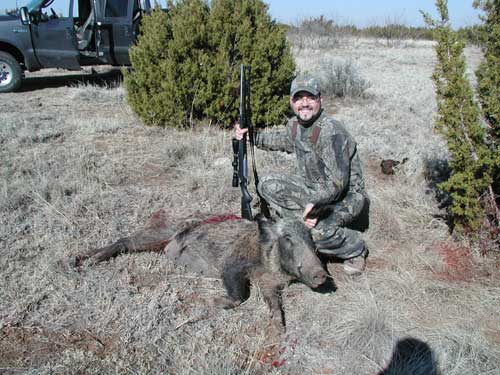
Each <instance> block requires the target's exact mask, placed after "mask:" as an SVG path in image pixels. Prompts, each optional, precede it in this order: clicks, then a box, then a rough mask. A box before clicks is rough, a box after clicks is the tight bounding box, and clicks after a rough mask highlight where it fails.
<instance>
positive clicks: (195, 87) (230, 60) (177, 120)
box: [125, 0, 295, 127]
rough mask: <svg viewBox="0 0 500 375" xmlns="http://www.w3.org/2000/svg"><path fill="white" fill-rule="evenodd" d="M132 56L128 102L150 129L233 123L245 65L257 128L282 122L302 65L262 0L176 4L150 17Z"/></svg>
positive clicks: (199, 0)
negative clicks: (248, 69) (206, 121)
mask: <svg viewBox="0 0 500 375" xmlns="http://www.w3.org/2000/svg"><path fill="white" fill-rule="evenodd" d="M130 56H131V61H132V67H133V70H132V71H131V72H130V73H127V74H126V75H125V87H126V89H127V92H128V95H129V103H130V105H131V106H132V108H133V109H134V111H135V112H136V113H137V114H138V115H139V116H140V117H141V119H142V120H143V121H144V122H145V123H146V124H148V125H161V126H172V127H185V126H193V125H195V124H196V123H197V122H199V121H200V120H201V119H205V118H208V119H209V120H210V122H211V123H216V124H219V125H226V126H228V125H232V124H233V123H234V122H235V121H236V120H237V119H238V112H239V85H240V65H241V64H246V65H250V66H251V102H252V121H253V123H254V124H255V125H256V126H260V127H262V126H266V125H269V124H279V123H282V122H284V120H285V119H286V117H287V115H288V113H289V107H288V94H289V88H290V83H291V81H292V79H293V76H294V71H295V63H294V60H293V56H292V54H291V51H290V47H289V45H288V43H287V40H286V31H285V28H284V27H282V26H280V25H278V24H277V23H276V22H275V21H273V20H272V19H271V17H270V15H269V13H268V6H267V5H266V4H265V3H264V2H263V1H262V0H212V1H211V2H207V1H203V0H178V1H175V2H173V1H169V2H168V11H167V12H163V11H161V10H159V9H155V10H154V11H153V13H152V15H151V16H148V17H145V18H144V20H143V24H142V33H141V35H140V36H139V38H138V41H137V45H136V46H134V47H132V49H131V52H130Z"/></svg>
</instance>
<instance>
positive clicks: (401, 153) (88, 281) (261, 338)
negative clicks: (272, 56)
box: [0, 40, 500, 375]
mask: <svg viewBox="0 0 500 375" xmlns="http://www.w3.org/2000/svg"><path fill="white" fill-rule="evenodd" d="M352 43H353V44H352V45H342V46H339V47H336V48H335V49H332V50H329V51H327V52H325V51H316V50H303V51H302V52H300V53H298V54H297V56H296V57H297V61H298V63H299V68H300V69H302V70H304V69H311V67H314V66H315V65H316V66H319V65H320V62H321V61H322V59H325V58H326V59H331V58H332V56H342V58H343V59H345V61H349V60H350V61H355V62H356V66H357V67H358V68H359V72H360V74H361V76H362V77H363V78H365V79H366V80H368V81H369V82H370V83H371V84H372V85H371V87H370V88H369V89H367V92H368V93H369V94H370V95H369V97H367V98H365V99H363V100H349V99H342V100H340V99H333V100H327V101H326V103H327V107H326V110H327V111H328V112H329V113H332V114H333V115H334V116H335V117H337V118H338V119H340V120H342V121H344V122H345V124H346V125H347V126H348V128H349V130H350V132H351V133H352V134H353V136H354V137H355V138H356V140H357V141H358V147H359V152H360V154H361V155H362V159H363V164H364V169H365V176H366V185H367V189H368V193H369V195H370V198H371V211H370V228H369V229H368V230H367V231H366V232H365V234H364V236H365V239H366V241H367V243H368V245H369V249H370V257H369V258H368V269H367V272H366V273H365V274H364V275H363V276H361V277H358V278H350V277H347V276H344V275H343V274H342V271H341V267H340V265H339V264H336V263H331V264H329V265H328V269H329V271H330V273H331V274H332V277H333V280H334V282H335V284H336V288H337V289H336V291H335V292H319V291H318V292H316V291H311V290H309V289H308V288H307V287H305V286H304V285H302V284H293V285H291V286H290V287H289V288H288V289H287V290H285V291H284V295H283V300H284V305H285V315H286V320H287V332H286V334H285V335H283V336H281V337H279V336H276V335H274V334H273V333H272V331H270V330H269V327H268V325H267V317H268V310H267V308H266V306H265V303H264V301H263V299H262V297H261V296H260V294H259V293H258V291H254V293H253V294H252V296H251V298H250V299H249V300H248V302H246V303H245V304H243V305H242V306H240V307H238V308H237V309H234V310H220V309H217V308H214V307H212V306H210V305H209V304H208V300H209V299H211V298H212V297H213V296H216V295H219V294H220V293H222V292H223V288H222V283H221V281H220V280H216V279H206V278H201V277H197V276H196V275H191V274H186V273H184V272H183V270H181V269H178V268H176V267H175V266H174V265H173V264H171V263H169V262H168V261H167V260H166V259H165V258H164V257H163V256H162V255H161V254H148V253H144V254H134V255H122V256H119V257H117V258H115V259H113V260H110V261H109V262H106V263H103V264H99V265H96V266H89V267H83V268H82V269H79V270H78V269H75V268H74V267H73V264H72V262H73V259H74V256H75V255H77V254H79V253H81V252H82V251H85V250H88V249H90V248H94V247H98V246H102V245H105V244H108V243H109V242H112V241H114V240H116V239H118V238H120V237H123V236H126V235H129V234H130V233H131V232H133V231H135V230H136V229H138V228H140V227H141V226H143V225H144V223H145V222H146V221H147V219H148V217H149V216H150V215H151V213H153V212H154V211H156V210H158V209H160V208H163V209H165V210H166V212H167V215H168V217H169V220H171V221H172V222H176V220H179V219H180V218H182V217H185V216H186V215H188V214H194V213H195V212H196V211H200V212H202V213H221V212H233V213H237V212H238V210H239V189H233V188H232V187H230V184H231V182H230V181H231V177H232V169H231V158H232V154H231V153H232V150H231V143H230V138H231V136H232V134H231V133H230V132H228V131H222V130H218V129H214V128H211V127H209V126H208V125H207V126H206V127H204V128H202V129H201V130H193V131H185V132H179V131H175V130H171V129H160V128H149V127H143V126H142V125H141V124H140V123H139V122H138V120H137V119H136V118H135V116H134V115H133V113H132V112H131V111H130V109H129V108H128V106H127V105H126V102H125V98H124V94H123V89H122V88H121V87H114V86H112V85H111V86H99V87H97V86H87V85H82V86H77V87H66V88H47V89H43V90H34V91H33V92H25V93H20V94H7V95H4V97H5V98H7V99H6V100H4V101H3V102H2V110H1V111H0V124H1V126H0V146H1V147H0V158H1V160H2V164H1V166H0V181H1V183H0V219H1V222H2V225H1V226H0V269H1V270H2V271H1V272H0V332H1V333H0V353H1V355H0V368H2V370H3V369H7V370H6V371H10V372H15V373H25V374H33V375H34V374H37V375H38V374H75V373H86V374H116V373H134V374H160V373H165V374H168V373H177V374H295V373H303V374H317V373H322V374H346V375H350V374H367V375H368V374H370V375H372V374H377V373H380V374H398V375H401V374H433V373H442V374H457V375H458V374H499V372H498V363H499V362H500V341H499V331H498V327H499V326H500V324H499V323H500V322H499V318H498V311H497V310H498V306H499V305H500V288H499V285H498V280H499V278H498V268H496V266H495V264H494V263H492V262H494V260H491V259H484V258H478V257H477V256H476V254H474V253H471V255H470V256H471V262H473V263H472V264H473V266H474V267H473V268H472V269H470V270H469V271H470V274H468V276H467V277H466V278H464V277H461V276H462V275H461V274H458V273H459V272H464V271H463V268H462V269H461V270H458V269H457V268H453V264H450V263H449V261H448V260H447V259H449V258H448V257H447V256H448V255H450V254H451V256H453V254H465V253H464V252H461V253H459V252H456V253H454V252H453V251H454V249H456V248H458V245H460V244H454V243H453V241H452V240H451V239H449V236H448V231H447V227H446V223H445V222H443V220H442V219H440V218H439V217H440V216H439V215H440V214H441V213H442V212H441V211H440V209H439V208H438V204H437V202H436V201H435V199H434V194H433V193H432V191H429V186H428V184H427V182H426V180H425V178H424V172H425V165H426V163H427V161H428V160H430V159H436V160H437V159H439V160H441V159H443V158H446V150H444V148H443V143H442V140H441V139H440V138H439V136H437V135H436V134H434V133H433V131H432V121H433V116H434V114H435V103H434V100H433V98H434V96H433V86H432V82H431V80H430V75H431V72H432V68H433V64H434V56H433V50H432V48H431V45H429V44H426V43H422V44H421V45H417V46H416V48H412V49H408V48H399V49H398V48H397V47H395V48H391V49H390V50H388V49H386V48H383V49H380V48H379V46H378V45H377V44H376V43H375V42H374V41H367V40H353V42H352ZM469 52H470V53H471V54H474V53H478V52H477V51H474V50H469ZM36 103H41V106H39V105H38V104H36ZM34 104H36V105H34ZM68 113H73V114H72V115H71V116H68V115H67V114H68ZM403 157H408V159H409V160H408V162H407V163H405V164H404V165H403V166H402V167H401V168H400V169H399V170H397V171H396V174H395V175H394V176H382V175H381V174H380V170H379V163H380V160H382V159H384V158H393V159H398V160H402V159H403ZM257 160H258V167H259V170H260V171H261V173H264V172H265V171H267V170H271V169H272V170H280V171H289V170H290V169H292V168H293V165H294V157H293V156H291V155H286V154H270V153H265V152H261V151H258V152H257ZM444 252H446V254H444ZM443 255H446V256H443ZM469 271H467V272H469Z"/></svg>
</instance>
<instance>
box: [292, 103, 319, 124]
mask: <svg viewBox="0 0 500 375" xmlns="http://www.w3.org/2000/svg"><path fill="white" fill-rule="evenodd" d="M296 115H297V117H298V119H299V120H300V121H302V122H306V123H307V122H309V121H311V120H314V119H315V118H316V115H317V113H314V110H313V108H312V107H310V106H303V107H301V108H300V109H299V110H298V111H297V113H296Z"/></svg>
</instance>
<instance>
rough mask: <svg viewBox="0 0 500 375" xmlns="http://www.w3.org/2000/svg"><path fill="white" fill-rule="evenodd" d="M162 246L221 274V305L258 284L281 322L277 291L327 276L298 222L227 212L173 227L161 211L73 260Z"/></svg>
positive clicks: (232, 303)
mask: <svg viewBox="0 0 500 375" xmlns="http://www.w3.org/2000/svg"><path fill="white" fill-rule="evenodd" d="M172 228H175V232H174V230H172ZM165 245H166V246H165ZM163 249H164V251H165V253H166V256H167V257H169V258H170V259H172V260H173V261H174V262H175V263H176V264H177V265H179V266H182V267H185V268H186V269H187V270H189V271H192V272H195V273H198V274H200V275H203V276H206V277H215V278H221V279H222V280H223V283H224V286H225V288H226V291H227V296H226V297H224V298H222V299H220V300H219V301H218V302H220V303H222V305H223V306H224V307H226V308H232V307H236V306H238V305H239V304H240V303H241V302H243V301H245V300H246V299H247V298H248V297H249V295H250V285H251V284H252V285H254V286H259V288H260V289H261V291H262V295H263V297H264V299H265V300H266V302H267V303H268V305H269V307H270V310H271V314H272V317H273V319H274V321H275V322H279V323H280V324H281V325H284V317H283V311H282V307H281V290H282V289H283V288H284V287H285V286H286V285H288V283H289V282H291V281H293V280H298V281H301V282H303V283H304V284H306V285H307V286H309V287H311V288H317V287H319V286H320V285H322V284H323V283H324V282H325V281H326V279H327V273H326V271H325V270H324V268H323V264H322V263H321V261H320V260H319V258H318V257H317V256H316V253H315V247H314V243H313V241H312V238H311V235H310V232H309V230H308V229H307V228H306V226H305V225H304V224H303V222H302V221H300V220H296V221H277V222H275V221H272V220H267V219H265V218H263V217H258V218H257V220H256V221H253V222H251V221H247V220H242V219H239V218H236V217H234V216H231V215H229V216H227V215H221V216H216V217H211V218H208V219H207V218H205V219H195V220H193V219H190V220H187V221H185V222H184V223H183V224H182V225H181V226H177V227H175V226H173V225H172V224H170V223H168V221H167V219H166V215H165V213H164V211H159V212H157V213H155V214H154V215H153V216H152V218H151V220H150V222H149V224H148V225H147V226H146V227H145V228H144V229H143V230H141V231H139V232H137V233H135V234H134V235H132V236H130V237H126V238H122V239H120V240H118V241H117V242H115V243H114V244H112V245H110V246H106V247H104V248H101V249H95V250H91V251H90V252H88V253H87V254H84V255H82V256H80V257H78V259H77V264H81V263H82V262H83V261H86V260H88V261H90V262H91V263H96V262H100V261H103V260H106V259H109V258H110V257H112V256H116V255H118V254H120V253H124V252H138V251H161V250H163Z"/></svg>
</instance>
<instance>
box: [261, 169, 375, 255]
mask: <svg viewBox="0 0 500 375" xmlns="http://www.w3.org/2000/svg"><path fill="white" fill-rule="evenodd" d="M258 190H259V193H260V195H261V196H262V198H264V199H265V200H266V201H267V203H268V204H269V206H270V208H271V209H272V210H273V211H274V212H275V213H276V214H277V215H278V216H280V217H285V218H287V217H302V213H303V211H304V208H305V205H306V204H307V203H311V202H314V201H316V200H317V199H318V198H317V197H318V190H317V188H315V186H311V184H310V183H309V182H308V181H307V180H305V179H304V178H302V177H300V176H296V175H283V174H269V175H266V176H262V177H261V179H260V182H259V186H258ZM364 199H365V198H364V196H362V195H361V194H359V193H348V194H347V195H346V197H345V198H344V199H343V200H342V201H340V202H337V203H336V204H335V205H334V206H333V209H332V213H331V214H330V215H329V216H328V217H326V218H324V219H322V220H319V221H318V224H317V225H316V227H315V228H314V229H313V230H312V236H313V239H314V242H315V243H316V246H317V248H318V252H320V253H321V254H325V255H331V256H335V257H337V258H340V259H349V258H354V257H356V256H358V255H361V253H363V251H364V250H365V243H364V241H363V238H362V237H361V233H360V232H358V231H356V230H353V229H350V228H348V227H346V225H348V224H349V223H350V222H352V221H353V220H354V219H355V218H356V217H357V216H358V215H359V213H360V212H361V210H362V209H363V204H364Z"/></svg>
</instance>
